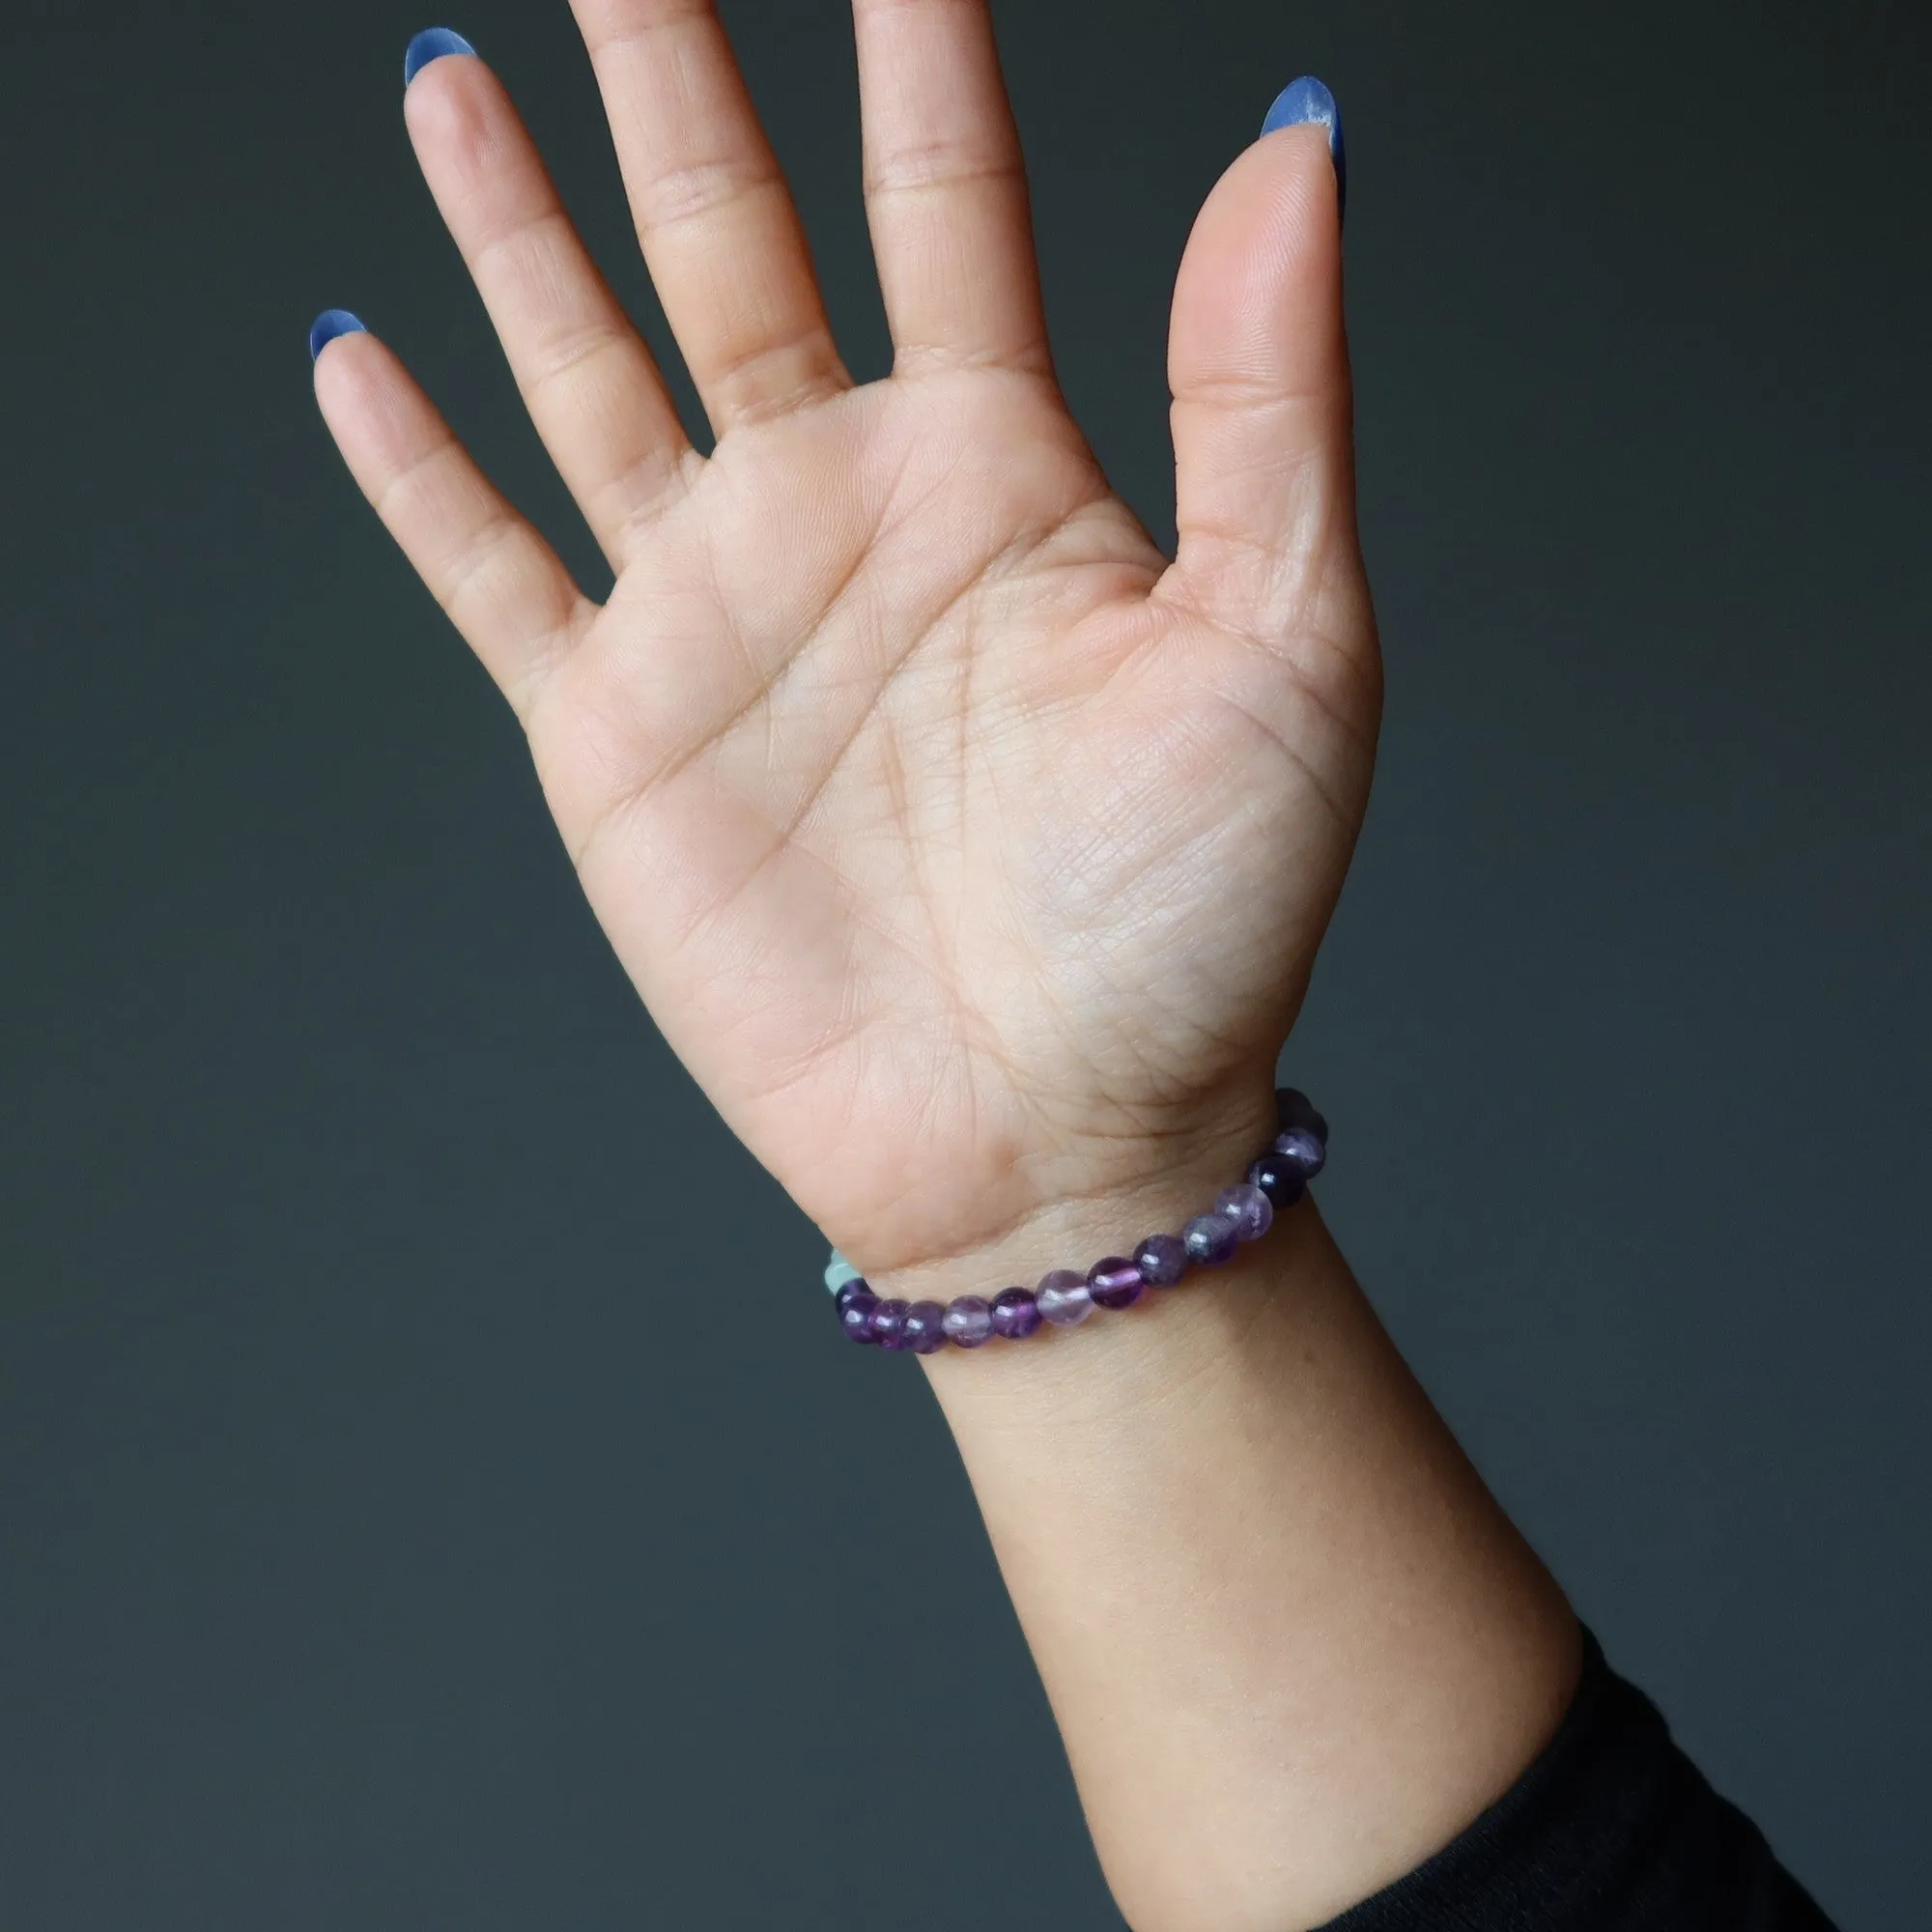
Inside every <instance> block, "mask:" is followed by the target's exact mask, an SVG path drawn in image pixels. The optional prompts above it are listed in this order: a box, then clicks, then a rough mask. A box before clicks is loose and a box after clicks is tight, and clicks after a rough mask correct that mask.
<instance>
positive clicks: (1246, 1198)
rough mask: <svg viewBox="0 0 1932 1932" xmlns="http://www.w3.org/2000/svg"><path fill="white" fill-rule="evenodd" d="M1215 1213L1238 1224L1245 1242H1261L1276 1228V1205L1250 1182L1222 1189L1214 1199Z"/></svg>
mask: <svg viewBox="0 0 1932 1932" xmlns="http://www.w3.org/2000/svg"><path fill="white" fill-rule="evenodd" d="M1214 1211H1215V1213H1217V1214H1226V1215H1227V1216H1228V1217H1229V1219H1230V1220H1232V1221H1235V1222H1236V1223H1237V1224H1238V1232H1239V1235H1240V1238H1241V1239H1242V1240H1244V1241H1258V1240H1260V1239H1261V1237H1262V1236H1264V1235H1265V1234H1266V1233H1267V1231H1268V1230H1269V1229H1270V1228H1271V1227H1273V1226H1274V1203H1273V1202H1272V1201H1270V1200H1269V1199H1268V1198H1267V1196H1266V1195H1265V1194H1264V1193H1263V1192H1262V1191H1261V1189H1260V1188H1259V1187H1257V1186H1255V1185H1254V1184H1253V1183H1252V1182H1250V1181H1243V1182H1242V1183H1241V1184H1240V1185H1239V1186H1236V1187H1224V1188H1222V1190H1221V1191H1220V1193H1219V1194H1218V1195H1216V1196H1215V1198H1214Z"/></svg>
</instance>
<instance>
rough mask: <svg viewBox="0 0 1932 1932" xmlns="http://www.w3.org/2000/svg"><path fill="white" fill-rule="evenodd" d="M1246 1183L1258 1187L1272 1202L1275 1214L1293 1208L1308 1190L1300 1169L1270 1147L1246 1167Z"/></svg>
mask: <svg viewBox="0 0 1932 1932" xmlns="http://www.w3.org/2000/svg"><path fill="white" fill-rule="evenodd" d="M1248 1184H1249V1186H1251V1187H1259V1188H1260V1189H1261V1191H1262V1192H1263V1193H1264V1194H1265V1195H1266V1196H1267V1198H1268V1199H1269V1200H1270V1201H1272V1202H1273V1203H1274V1208H1275V1212H1276V1213H1277V1214H1278V1213H1280V1212H1281V1210H1282V1209H1283V1208H1293V1206H1294V1204H1295V1203H1296V1202H1297V1201H1299V1200H1300V1199H1301V1197H1302V1195H1303V1194H1305V1193H1306V1192H1307V1191H1308V1183H1307V1182H1306V1181H1305V1180H1303V1179H1302V1178H1301V1170H1300V1169H1299V1168H1298V1167H1292V1166H1290V1165H1289V1163H1288V1162H1287V1161H1286V1160H1284V1159H1283V1158H1282V1156H1281V1155H1280V1154H1278V1153H1276V1152H1275V1151H1274V1150H1273V1149H1272V1148H1270V1149H1269V1150H1268V1151H1267V1152H1266V1153H1264V1154H1263V1155H1262V1157H1261V1159H1259V1160H1258V1161H1256V1162H1255V1164H1254V1166H1252V1167H1251V1168H1249V1169H1248Z"/></svg>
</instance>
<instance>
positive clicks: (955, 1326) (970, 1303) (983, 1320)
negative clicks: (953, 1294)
mask: <svg viewBox="0 0 1932 1932" xmlns="http://www.w3.org/2000/svg"><path fill="white" fill-rule="evenodd" d="M941 1325H942V1326H943V1327H944V1328H945V1330H946V1339H947V1340H948V1341H949V1342H951V1343H952V1346H953V1347H954V1348H955V1349H983V1348H984V1347H985V1346H986V1344H987V1343H988V1342H990V1341H991V1340H992V1339H993V1311H992V1309H991V1307H990V1306H989V1305H988V1304H987V1303H986V1301H985V1300H984V1299H982V1298H981V1297H980V1295H977V1294H962V1295H960V1296H959V1297H958V1299H957V1300H956V1301H954V1302H953V1303H952V1306H951V1307H949V1308H948V1309H947V1311H946V1320H945V1321H944V1322H942V1323H941Z"/></svg>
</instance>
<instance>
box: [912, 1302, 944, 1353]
mask: <svg viewBox="0 0 1932 1932" xmlns="http://www.w3.org/2000/svg"><path fill="white" fill-rule="evenodd" d="M905 1345H906V1347H907V1348H908V1349H910V1350H912V1351H913V1353H914V1354H915V1355H936V1354H938V1352H939V1351H940V1350H942V1349H943V1348H945V1346H946V1311H945V1309H943V1308H942V1307H940V1305H939V1303H938V1302H936V1301H915V1302H914V1303H913V1305H912V1306H911V1307H910V1308H908V1309H907V1310H906V1315H905Z"/></svg>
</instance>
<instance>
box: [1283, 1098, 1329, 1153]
mask: <svg viewBox="0 0 1932 1932" xmlns="http://www.w3.org/2000/svg"><path fill="white" fill-rule="evenodd" d="M1274 1117H1275V1123H1276V1124H1277V1125H1278V1126H1279V1127H1280V1128H1281V1129H1282V1130H1283V1131H1284V1132H1286V1131H1287V1130H1288V1129H1289V1128H1290V1127H1306V1128H1307V1129H1308V1131H1309V1132H1310V1133H1311V1134H1313V1135H1314V1136H1315V1138H1316V1139H1317V1140H1318V1141H1320V1142H1321V1145H1322V1146H1323V1147H1326V1146H1327V1145H1328V1122H1326V1121H1325V1120H1324V1119H1323V1118H1322V1117H1321V1114H1320V1113H1319V1112H1317V1110H1316V1106H1315V1102H1314V1101H1313V1100H1311V1099H1310V1098H1309V1097H1308V1095H1307V1094H1304V1093H1303V1092H1302V1091H1301V1090H1300V1088H1298V1087H1277V1088H1276V1089H1275V1090H1274Z"/></svg>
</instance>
